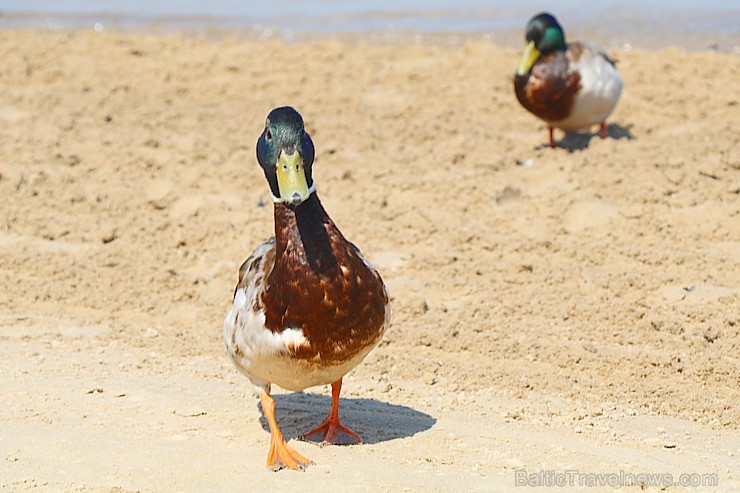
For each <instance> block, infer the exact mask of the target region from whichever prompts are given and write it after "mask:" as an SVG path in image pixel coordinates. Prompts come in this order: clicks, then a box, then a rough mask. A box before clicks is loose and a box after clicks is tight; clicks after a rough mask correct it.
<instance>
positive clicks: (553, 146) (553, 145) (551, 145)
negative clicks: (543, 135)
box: [548, 127, 555, 149]
mask: <svg viewBox="0 0 740 493" xmlns="http://www.w3.org/2000/svg"><path fill="white" fill-rule="evenodd" d="M548 128H549V129H550V149H555V139H553V138H552V132H553V128H552V127H548Z"/></svg>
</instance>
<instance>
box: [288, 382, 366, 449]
mask: <svg viewBox="0 0 740 493" xmlns="http://www.w3.org/2000/svg"><path fill="white" fill-rule="evenodd" d="M341 391H342V379H341V378H340V379H339V380H337V381H336V382H334V383H333V384H331V412H329V416H327V417H326V418H325V419H324V422H323V423H322V424H321V426H319V427H317V428H315V429H313V430H311V431H309V432H308V433H306V434H304V435H302V436H301V437H300V439H301V440H306V441H309V442H318V443H320V444H321V445H350V444H357V443H362V438H360V435H358V434H357V433H355V432H354V431H352V430H350V429H349V428H347V427H345V426H344V425H342V423H340V422H339V393H340V392H341Z"/></svg>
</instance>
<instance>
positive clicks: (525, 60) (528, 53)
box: [516, 41, 540, 75]
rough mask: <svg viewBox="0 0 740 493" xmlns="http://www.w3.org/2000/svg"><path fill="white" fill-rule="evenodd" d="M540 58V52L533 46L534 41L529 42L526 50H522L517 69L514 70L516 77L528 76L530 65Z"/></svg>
mask: <svg viewBox="0 0 740 493" xmlns="http://www.w3.org/2000/svg"><path fill="white" fill-rule="evenodd" d="M539 57H540V50H538V49H537V48H536V47H535V46H534V41H530V42H529V44H528V45H527V47H526V48H524V54H523V55H522V59H521V61H520V62H519V67H517V69H516V74H517V75H525V74H528V73H529V71H530V70H532V65H534V62H536V61H537V59H538V58H539Z"/></svg>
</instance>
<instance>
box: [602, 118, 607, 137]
mask: <svg viewBox="0 0 740 493" xmlns="http://www.w3.org/2000/svg"><path fill="white" fill-rule="evenodd" d="M601 138H602V139H606V120H602V122H601Z"/></svg>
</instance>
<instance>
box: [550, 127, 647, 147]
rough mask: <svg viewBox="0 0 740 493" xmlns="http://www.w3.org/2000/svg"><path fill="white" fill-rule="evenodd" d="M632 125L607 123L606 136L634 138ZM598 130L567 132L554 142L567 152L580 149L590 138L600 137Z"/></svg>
mask: <svg viewBox="0 0 740 493" xmlns="http://www.w3.org/2000/svg"><path fill="white" fill-rule="evenodd" d="M631 130H632V125H631V124H630V125H627V126H626V127H623V126H621V125H619V124H618V123H609V124H608V125H607V126H606V136H607V138H609V139H614V140H622V139H627V140H635V139H636V137H635V136H634V135H632V131H631ZM600 138H601V136H600V135H599V132H598V131H596V132H569V133H566V134H565V137H563V138H562V139H561V140H560V141H559V142H556V143H555V146H556V147H559V148H561V149H566V150H568V152H575V151H582V150H584V149H588V146H589V145H590V144H591V140H592V139H600ZM547 147H548V145H547V144H542V145H539V146H537V149H545V148H547Z"/></svg>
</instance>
